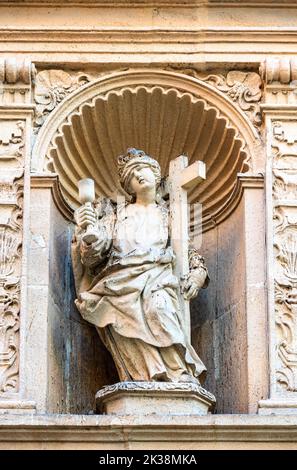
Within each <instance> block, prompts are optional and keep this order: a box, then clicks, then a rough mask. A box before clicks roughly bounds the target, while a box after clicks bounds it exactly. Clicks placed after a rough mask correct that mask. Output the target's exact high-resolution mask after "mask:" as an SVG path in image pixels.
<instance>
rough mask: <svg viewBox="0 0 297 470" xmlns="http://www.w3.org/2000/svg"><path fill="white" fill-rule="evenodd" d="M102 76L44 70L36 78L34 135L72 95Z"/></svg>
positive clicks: (59, 70)
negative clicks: (48, 117)
mask: <svg viewBox="0 0 297 470" xmlns="http://www.w3.org/2000/svg"><path fill="white" fill-rule="evenodd" d="M98 76H100V74H94V73H93V74H90V73H87V74H86V73H83V72H73V71H71V72H68V71H64V70H61V69H50V70H42V71H41V72H39V73H38V74H37V76H36V80H35V90H34V100H35V103H36V115H35V119H34V123H33V125H34V133H35V134H36V133H37V132H38V131H39V128H40V127H41V126H42V124H43V123H44V121H45V120H46V118H47V116H48V115H49V114H50V113H51V112H52V111H53V110H54V109H55V108H56V106H57V105H58V104H59V103H61V102H62V101H63V100H64V99H65V98H66V97H67V96H68V95H69V94H70V93H72V92H73V91H75V90H77V89H78V88H79V87H81V86H83V85H85V84H86V83H89V82H90V81H91V80H93V79H94V78H97V77H98Z"/></svg>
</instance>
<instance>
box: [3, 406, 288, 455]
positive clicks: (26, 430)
mask: <svg viewBox="0 0 297 470" xmlns="http://www.w3.org/2000/svg"><path fill="white" fill-rule="evenodd" d="M0 441H1V442H2V443H3V442H4V443H5V445H6V446H7V445H8V444H9V442H13V445H14V449H16V448H17V447H18V445H22V444H27V445H29V444H30V445H31V446H36V445H38V443H41V442H42V443H43V444H42V445H43V448H49V447H50V446H52V448H53V446H54V445H55V444H56V442H59V448H63V449H67V448H70V446H71V445H72V446H73V444H74V443H75V445H76V448H79V449H83V448H88V449H90V445H92V446H93V447H92V448H94V449H95V448H97V449H98V445H100V444H101V446H110V445H111V444H112V443H113V444H116V445H117V448H121V446H122V447H123V448H124V446H125V448H126V449H127V448H130V449H132V448H133V445H134V444H133V443H135V445H136V446H137V444H139V443H140V442H143V443H147V444H148V443H149V444H150V446H152V447H151V448H154V447H155V448H158V446H160V443H162V442H163V443H164V442H166V443H167V446H170V443H172V445H175V444H176V443H177V442H179V444H181V443H182V442H184V443H187V442H191V449H199V448H201V446H208V448H213V449H215V448H216V446H218V448H220V449H223V448H229V449H230V448H237V447H236V446H240V448H241V449H243V448H252V446H254V445H255V442H257V446H261V447H262V448H265V446H267V447H268V446H269V444H270V445H271V444H274V445H276V443H277V444H278V446H277V447H278V448H281V446H282V445H283V446H284V447H285V446H286V444H288V443H289V445H290V448H291V449H292V448H297V417H296V416H289V415H287V416H286V415H282V416H268V417H267V416H258V415H208V416H199V417H198V416H191V417H184V416H168V415H166V416H154V415H151V416H150V415H146V416H121V417H120V416H108V415H93V416H91V415H54V414H53V415H48V416H47V415H30V416H24V415H22V416H17V415H14V416H11V415H9V414H6V415H2V416H0ZM46 443H47V444H46ZM47 446H48V447H47ZM35 448H36V447H35ZM101 448H102V447H101ZM103 448H104V447H103Z"/></svg>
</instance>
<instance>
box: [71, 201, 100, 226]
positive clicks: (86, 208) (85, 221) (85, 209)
mask: <svg viewBox="0 0 297 470" xmlns="http://www.w3.org/2000/svg"><path fill="white" fill-rule="evenodd" d="M75 220H76V223H77V225H78V226H79V227H81V228H83V229H85V228H87V227H88V226H90V225H91V226H92V227H93V226H94V225H95V224H96V220H97V219H96V212H95V210H94V208H93V206H92V205H91V204H84V205H83V206H81V207H79V208H78V209H77V211H76V213H75Z"/></svg>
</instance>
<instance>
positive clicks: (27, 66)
mask: <svg viewBox="0 0 297 470" xmlns="http://www.w3.org/2000/svg"><path fill="white" fill-rule="evenodd" d="M35 75H36V70H35V67H34V65H33V64H31V62H30V60H28V59H24V60H17V59H14V58H9V59H0V105H2V106H3V105H9V106H17V105H19V104H22V105H24V104H30V103H31V84H32V80H34V78H35Z"/></svg>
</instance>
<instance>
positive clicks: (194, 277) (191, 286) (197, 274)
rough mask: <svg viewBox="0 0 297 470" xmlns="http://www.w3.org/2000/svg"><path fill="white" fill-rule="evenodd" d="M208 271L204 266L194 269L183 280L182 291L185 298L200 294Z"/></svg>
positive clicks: (189, 298)
mask: <svg viewBox="0 0 297 470" xmlns="http://www.w3.org/2000/svg"><path fill="white" fill-rule="evenodd" d="M206 278H207V271H206V270H205V269H203V268H195V269H192V270H191V271H190V272H189V274H188V275H187V276H186V277H185V278H184V279H183V280H182V284H181V293H182V295H183V297H184V299H185V300H191V299H193V298H194V297H196V296H197V295H198V292H199V289H201V287H203V286H204V284H205V281H206Z"/></svg>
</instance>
